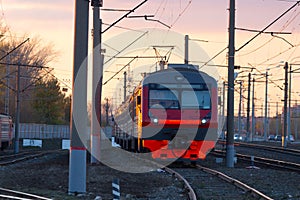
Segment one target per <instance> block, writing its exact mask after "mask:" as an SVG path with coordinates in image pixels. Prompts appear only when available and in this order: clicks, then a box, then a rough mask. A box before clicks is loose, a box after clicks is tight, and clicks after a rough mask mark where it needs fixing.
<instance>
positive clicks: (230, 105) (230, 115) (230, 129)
mask: <svg viewBox="0 0 300 200" xmlns="http://www.w3.org/2000/svg"><path fill="white" fill-rule="evenodd" d="M229 13H230V14H229V45H228V47H229V52H228V53H229V54H228V55H229V56H228V100H227V137H226V166H227V167H231V168H232V167H234V140H233V135H234V53H235V47H234V40H235V0H230V5H229Z"/></svg>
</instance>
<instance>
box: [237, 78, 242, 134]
mask: <svg viewBox="0 0 300 200" xmlns="http://www.w3.org/2000/svg"><path fill="white" fill-rule="evenodd" d="M242 85H243V82H242V81H240V101H239V120H238V130H239V134H241V112H242V97H243V95H242Z"/></svg>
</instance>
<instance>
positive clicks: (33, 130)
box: [19, 123, 70, 139]
mask: <svg viewBox="0 0 300 200" xmlns="http://www.w3.org/2000/svg"><path fill="white" fill-rule="evenodd" d="M19 131H20V132H19V138H20V139H22V138H26V139H55V138H63V139H69V138H70V126H69V125H47V124H32V123H30V124H28V123H20V124H19Z"/></svg>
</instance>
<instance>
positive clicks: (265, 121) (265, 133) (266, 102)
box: [264, 71, 268, 141]
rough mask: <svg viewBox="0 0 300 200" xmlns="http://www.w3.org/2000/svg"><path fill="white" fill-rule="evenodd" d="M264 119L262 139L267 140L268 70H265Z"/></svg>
mask: <svg viewBox="0 0 300 200" xmlns="http://www.w3.org/2000/svg"><path fill="white" fill-rule="evenodd" d="M265 92H266V93H265V120H264V141H267V129H268V71H266V91H265Z"/></svg>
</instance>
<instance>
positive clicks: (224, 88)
mask: <svg viewBox="0 0 300 200" xmlns="http://www.w3.org/2000/svg"><path fill="white" fill-rule="evenodd" d="M225 92H226V83H225V81H224V82H223V104H222V125H224V124H225V122H224V121H227V120H226V118H227V117H225V96H226V94H225ZM222 139H223V140H224V139H225V133H224V127H222Z"/></svg>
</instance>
